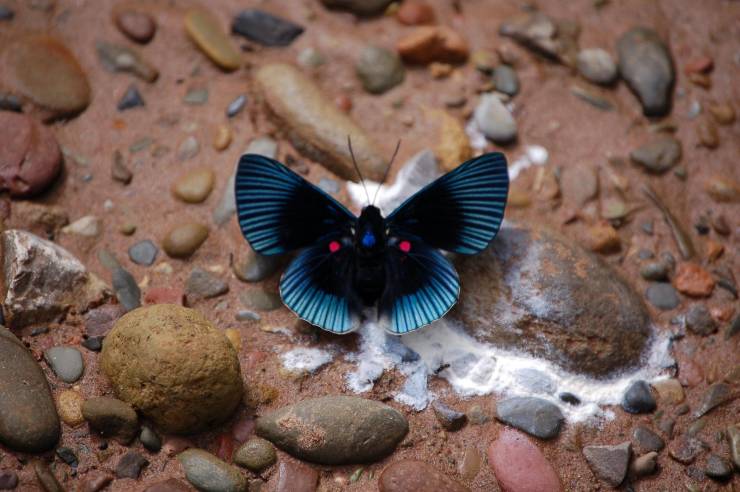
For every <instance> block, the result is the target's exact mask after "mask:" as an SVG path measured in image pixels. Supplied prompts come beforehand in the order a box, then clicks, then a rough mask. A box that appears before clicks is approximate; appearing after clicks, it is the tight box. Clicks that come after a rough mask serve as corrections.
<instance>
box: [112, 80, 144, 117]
mask: <svg viewBox="0 0 740 492" xmlns="http://www.w3.org/2000/svg"><path fill="white" fill-rule="evenodd" d="M144 106H146V103H145V102H144V98H143V97H141V93H140V92H139V89H138V88H137V87H136V85H135V84H131V85H130V86H128V89H126V92H124V93H123V97H121V100H120V101H118V104H117V105H116V108H117V109H118V111H126V110H127V109H131V108H137V107H144Z"/></svg>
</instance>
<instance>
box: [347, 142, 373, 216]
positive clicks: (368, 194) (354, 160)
mask: <svg viewBox="0 0 740 492" xmlns="http://www.w3.org/2000/svg"><path fill="white" fill-rule="evenodd" d="M347 147H349V155H351V156H352V164H354V165H355V171H357V175H358V176H359V177H360V183H362V187H363V188H364V189H365V197H366V198H367V203H370V193H368V192H367V186H365V178H363V177H362V173H361V172H360V166H358V165H357V159H355V153H354V151H353V150H352V138H351V137H350V136H349V135H347Z"/></svg>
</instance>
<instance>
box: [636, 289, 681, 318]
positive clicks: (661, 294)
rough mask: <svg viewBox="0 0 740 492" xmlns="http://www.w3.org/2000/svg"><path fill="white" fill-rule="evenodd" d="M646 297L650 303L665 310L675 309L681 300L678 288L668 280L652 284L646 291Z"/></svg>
mask: <svg viewBox="0 0 740 492" xmlns="http://www.w3.org/2000/svg"><path fill="white" fill-rule="evenodd" d="M645 298H647V300H648V302H649V303H650V304H652V305H653V306H655V307H656V308H658V309H660V310H663V311H670V310H671V309H675V308H676V307H678V305H679V303H680V302H681V299H680V298H679V297H678V292H677V291H676V289H675V288H674V287H673V286H672V285H671V284H669V283H667V282H656V283H654V284H650V286H649V287H648V288H647V290H646V291H645Z"/></svg>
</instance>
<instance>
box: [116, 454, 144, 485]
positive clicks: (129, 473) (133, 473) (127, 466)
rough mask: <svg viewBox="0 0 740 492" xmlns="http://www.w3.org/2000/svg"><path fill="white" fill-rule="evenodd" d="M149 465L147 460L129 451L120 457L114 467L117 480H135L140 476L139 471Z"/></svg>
mask: <svg viewBox="0 0 740 492" xmlns="http://www.w3.org/2000/svg"><path fill="white" fill-rule="evenodd" d="M148 464H149V460H147V459H146V458H144V457H143V456H142V455H140V454H139V453H137V452H136V451H129V452H128V453H126V454H124V455H123V456H121V459H120V460H118V464H117V465H116V477H117V478H133V479H134V480H136V479H137V478H139V475H140V474H141V470H142V469H143V468H144V467H145V466H146V465H148Z"/></svg>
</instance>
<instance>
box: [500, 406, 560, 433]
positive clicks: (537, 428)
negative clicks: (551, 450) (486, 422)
mask: <svg viewBox="0 0 740 492" xmlns="http://www.w3.org/2000/svg"><path fill="white" fill-rule="evenodd" d="M496 418H497V419H499V420H500V421H502V422H504V423H506V424H509V425H511V426H513V427H516V428H517V429H520V430H523V431H524V432H526V433H528V434H531V435H533V436H535V437H539V438H540V439H550V438H553V437H555V436H557V435H558V434H559V433H560V427H561V426H562V424H563V420H564V417H563V414H562V412H561V411H560V408H558V406H557V405H555V404H554V403H550V402H549V401H547V400H543V399H542V398H535V397H531V396H517V397H513V398H508V399H506V400H502V401H500V402H498V403H497V404H496Z"/></svg>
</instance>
